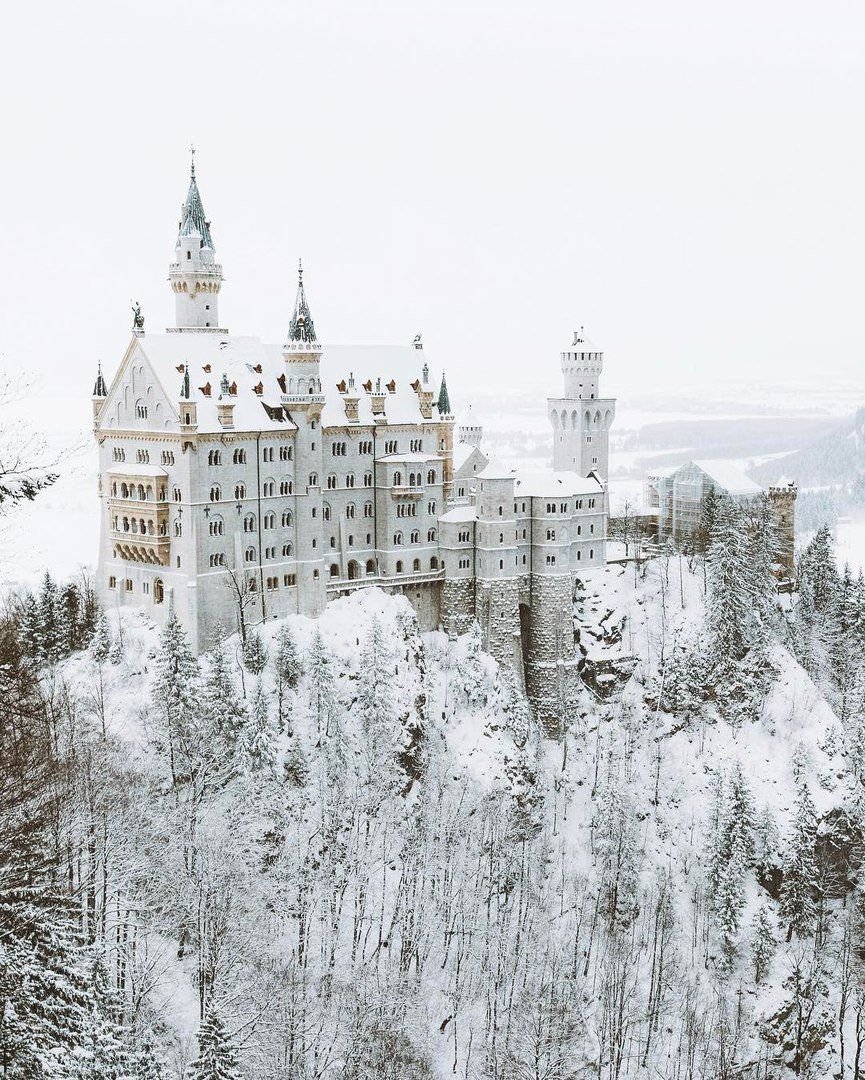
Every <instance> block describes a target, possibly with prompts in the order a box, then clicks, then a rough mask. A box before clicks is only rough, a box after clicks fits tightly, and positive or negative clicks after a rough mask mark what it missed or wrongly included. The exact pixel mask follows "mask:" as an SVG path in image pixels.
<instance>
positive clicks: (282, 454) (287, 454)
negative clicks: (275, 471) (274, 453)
mask: <svg viewBox="0 0 865 1080" xmlns="http://www.w3.org/2000/svg"><path fill="white" fill-rule="evenodd" d="M292 456H293V447H291V446H280V448H279V460H280V461H291V459H292Z"/></svg>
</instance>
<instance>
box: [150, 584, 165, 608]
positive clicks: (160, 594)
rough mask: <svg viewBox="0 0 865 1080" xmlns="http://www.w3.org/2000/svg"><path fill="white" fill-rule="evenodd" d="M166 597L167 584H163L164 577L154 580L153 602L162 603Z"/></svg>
mask: <svg viewBox="0 0 865 1080" xmlns="http://www.w3.org/2000/svg"><path fill="white" fill-rule="evenodd" d="M164 599H165V586H164V585H163V584H162V578H157V579H156V581H154V582H153V603H154V604H161V603H162V601H163V600H164Z"/></svg>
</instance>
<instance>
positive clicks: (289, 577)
mask: <svg viewBox="0 0 865 1080" xmlns="http://www.w3.org/2000/svg"><path fill="white" fill-rule="evenodd" d="M317 572H318V571H316V573H317ZM282 583H283V585H285V587H286V589H291V588H293V587H294V586H295V585H296V584H297V574H284V575H283V578H282Z"/></svg>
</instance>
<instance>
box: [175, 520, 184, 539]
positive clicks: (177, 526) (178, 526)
mask: <svg viewBox="0 0 865 1080" xmlns="http://www.w3.org/2000/svg"><path fill="white" fill-rule="evenodd" d="M182 533H183V523H182V522H181V521H179V520H178V521H175V523H174V535H175V536H180V535H182Z"/></svg>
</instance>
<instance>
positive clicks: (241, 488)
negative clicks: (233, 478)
mask: <svg viewBox="0 0 865 1080" xmlns="http://www.w3.org/2000/svg"><path fill="white" fill-rule="evenodd" d="M234 497H235V499H245V498H246V484H235V486H234Z"/></svg>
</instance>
